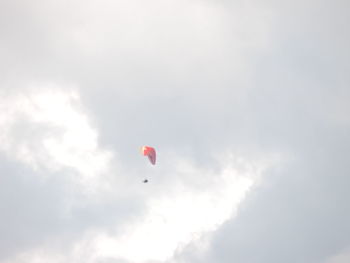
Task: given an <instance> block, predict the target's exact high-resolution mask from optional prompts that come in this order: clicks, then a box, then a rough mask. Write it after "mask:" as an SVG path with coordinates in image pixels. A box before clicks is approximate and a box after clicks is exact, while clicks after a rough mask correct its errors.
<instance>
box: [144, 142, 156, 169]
mask: <svg viewBox="0 0 350 263" xmlns="http://www.w3.org/2000/svg"><path fill="white" fill-rule="evenodd" d="M141 153H142V154H143V155H144V156H147V157H148V160H149V161H150V162H151V164H153V165H155V164H156V150H155V149H154V148H153V147H150V146H142V148H141Z"/></svg>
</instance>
